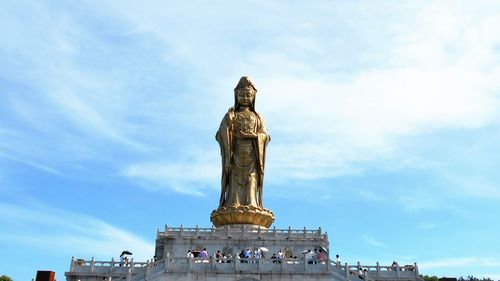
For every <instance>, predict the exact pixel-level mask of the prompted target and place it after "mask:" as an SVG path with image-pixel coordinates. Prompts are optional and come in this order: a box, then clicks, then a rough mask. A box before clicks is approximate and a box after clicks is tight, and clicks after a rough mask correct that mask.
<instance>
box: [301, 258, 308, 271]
mask: <svg viewBox="0 0 500 281" xmlns="http://www.w3.org/2000/svg"><path fill="white" fill-rule="evenodd" d="M302 261H303V262H304V271H306V272H307V260H306V258H305V257H304V258H302Z"/></svg>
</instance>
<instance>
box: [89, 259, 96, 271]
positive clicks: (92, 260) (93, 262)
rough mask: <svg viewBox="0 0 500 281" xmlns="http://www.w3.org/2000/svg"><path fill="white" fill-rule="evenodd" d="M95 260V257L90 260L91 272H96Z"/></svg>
mask: <svg viewBox="0 0 500 281" xmlns="http://www.w3.org/2000/svg"><path fill="white" fill-rule="evenodd" d="M94 267H95V260H94V257H92V259H91V260H90V272H94Z"/></svg>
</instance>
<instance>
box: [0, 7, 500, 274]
mask: <svg viewBox="0 0 500 281" xmlns="http://www.w3.org/2000/svg"><path fill="white" fill-rule="evenodd" d="M498 26H500V5H499V4H498V2H497V1H474V2H471V1H397V2H395V1H312V2H307V3H305V2H302V1H233V2H232V3H229V2H227V1H211V2H210V3H208V4H207V3H203V2H197V1H195V2H186V3H183V4H179V2H178V1H171V2H170V1H141V3H138V2H133V1H84V2H79V3H75V2H62V1H61V2H59V1H3V2H2V3H1V4H0V34H2V35H1V37H0V98H1V99H0V100H1V105H2V106H0V229H1V230H0V249H1V250H0V261H1V262H0V274H7V275H10V276H12V277H13V278H14V279H15V280H16V281H21V280H31V278H32V277H34V276H35V273H36V270H41V269H49V270H54V271H56V272H57V279H58V280H63V279H64V277H63V276H64V275H63V274H64V271H66V270H68V269H69V261H70V259H71V257H72V256H75V257H82V258H86V259H89V258H90V257H95V258H96V259H99V260H108V259H110V258H111V257H114V258H117V257H118V255H119V253H120V252H121V251H122V250H123V249H128V250H130V251H132V252H134V256H135V258H136V260H146V259H149V258H151V256H152V255H153V247H154V239H155V235H156V229H157V228H163V226H164V224H169V225H172V226H180V225H181V224H183V225H185V226H195V225H196V224H198V225H200V226H204V227H209V226H210V221H209V215H210V212H211V211H212V210H213V209H214V208H216V207H217V202H218V198H219V190H220V189H219V181H220V179H219V177H220V167H219V166H220V158H219V147H218V144H217V143H216V141H215V139H214V134H215V131H216V130H217V128H218V125H219V123H220V120H221V118H222V117H223V115H224V113H225V112H226V111H227V108H229V107H230V106H231V105H232V102H233V96H232V95H233V88H234V86H235V85H236V83H237V81H238V79H239V78H240V77H241V76H243V75H249V76H250V77H252V78H253V81H254V83H255V85H256V87H257V89H258V90H259V91H258V94H257V103H256V108H257V110H258V111H259V112H261V113H262V114H263V116H264V118H265V120H266V124H267V127H268V131H269V133H270V134H271V136H272V142H271V143H270V145H269V149H268V156H267V157H268V158H267V164H266V178H265V189H264V190H265V191H264V205H265V207H267V208H270V209H271V210H273V211H274V212H275V215H276V222H275V224H274V225H275V226H276V227H278V228H287V227H288V226H292V227H293V228H302V227H304V226H305V227H308V228H317V227H320V226H321V227H322V229H323V230H325V231H327V232H328V233H329V238H330V247H331V248H330V249H331V252H332V253H338V254H340V255H341V257H342V260H343V261H346V262H350V263H355V262H357V261H360V262H361V263H363V264H375V262H376V261H380V262H381V263H384V264H390V263H391V262H392V261H393V260H396V261H399V262H400V264H408V263H413V262H417V263H418V264H419V265H420V270H421V273H423V274H429V275H438V276H461V275H464V276H467V275H470V274H473V275H475V276H480V277H483V276H484V277H491V278H495V279H497V280H498V279H500V239H498V233H499V232H500V223H499V222H498V215H499V214H500V204H499V203H500V173H499V171H500V161H499V160H500V154H499V153H498V151H500V141H499V140H500V126H499V124H500V118H499V117H500V79H498V77H500V29H498Z"/></svg>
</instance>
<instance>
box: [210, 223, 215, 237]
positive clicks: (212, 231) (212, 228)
mask: <svg viewBox="0 0 500 281" xmlns="http://www.w3.org/2000/svg"><path fill="white" fill-rule="evenodd" d="M210 233H211V234H212V235H213V234H214V225H213V224H212V227H211V228H210Z"/></svg>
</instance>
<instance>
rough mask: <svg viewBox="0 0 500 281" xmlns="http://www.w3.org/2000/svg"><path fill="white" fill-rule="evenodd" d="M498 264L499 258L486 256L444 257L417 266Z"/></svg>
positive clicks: (440, 266)
mask: <svg viewBox="0 0 500 281" xmlns="http://www.w3.org/2000/svg"><path fill="white" fill-rule="evenodd" d="M498 266H500V260H497V259H493V258H488V257H462V258H445V259H436V260H431V261H425V262H421V263H419V267H420V268H423V269H431V268H449V267H498Z"/></svg>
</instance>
